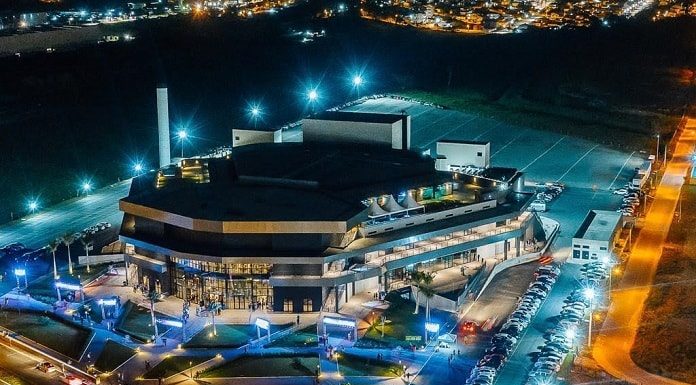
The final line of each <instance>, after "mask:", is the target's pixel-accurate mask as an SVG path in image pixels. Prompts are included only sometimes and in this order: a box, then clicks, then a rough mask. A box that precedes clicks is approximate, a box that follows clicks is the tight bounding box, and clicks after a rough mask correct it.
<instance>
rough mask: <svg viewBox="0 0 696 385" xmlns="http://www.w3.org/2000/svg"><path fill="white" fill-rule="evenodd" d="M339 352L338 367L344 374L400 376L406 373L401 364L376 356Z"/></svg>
mask: <svg viewBox="0 0 696 385" xmlns="http://www.w3.org/2000/svg"><path fill="white" fill-rule="evenodd" d="M337 354H338V368H339V371H340V373H341V375H343V376H349V377H352V376H379V377H399V376H401V375H402V374H403V373H404V368H403V367H401V365H399V364H397V363H394V362H391V361H387V360H378V359H376V358H368V357H362V356H358V355H356V354H350V353H345V352H341V353H337Z"/></svg>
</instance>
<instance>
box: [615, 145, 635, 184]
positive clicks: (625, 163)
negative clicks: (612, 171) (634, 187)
mask: <svg viewBox="0 0 696 385" xmlns="http://www.w3.org/2000/svg"><path fill="white" fill-rule="evenodd" d="M635 153H636V152H635V151H633V152H632V153H631V155H629V156H628V158H626V161H625V162H624V164H623V166H621V169H619V172H617V173H616V176H615V177H614V180H612V181H611V184H610V185H609V190H611V188H612V186H614V183H616V179H618V178H619V175H621V171H623V169H624V167H626V165H627V164H628V161H629V160H631V158H633V154H635Z"/></svg>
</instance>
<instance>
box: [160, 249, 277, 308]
mask: <svg viewBox="0 0 696 385" xmlns="http://www.w3.org/2000/svg"><path fill="white" fill-rule="evenodd" d="M172 261H173V262H175V263H176V268H175V269H174V277H173V278H174V279H173V282H174V293H175V295H176V296H177V297H178V298H181V299H185V300H189V301H191V302H193V303H196V304H202V305H203V306H208V305H209V304H211V303H214V302H217V303H221V304H222V305H223V307H224V308H225V309H252V308H254V309H256V308H259V307H260V308H266V307H268V308H270V307H271V306H272V305H273V288H272V287H271V286H270V285H269V283H268V272H269V271H270V268H271V265H269V264H257V263H244V264H240V263H234V264H225V263H214V262H205V261H193V260H187V259H179V258H172Z"/></svg>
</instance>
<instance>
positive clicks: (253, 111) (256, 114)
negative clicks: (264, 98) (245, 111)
mask: <svg viewBox="0 0 696 385" xmlns="http://www.w3.org/2000/svg"><path fill="white" fill-rule="evenodd" d="M249 115H251V119H253V120H254V129H256V124H257V123H258V120H259V118H260V117H261V108H260V107H259V106H258V105H253V106H252V107H251V108H250V109H249Z"/></svg>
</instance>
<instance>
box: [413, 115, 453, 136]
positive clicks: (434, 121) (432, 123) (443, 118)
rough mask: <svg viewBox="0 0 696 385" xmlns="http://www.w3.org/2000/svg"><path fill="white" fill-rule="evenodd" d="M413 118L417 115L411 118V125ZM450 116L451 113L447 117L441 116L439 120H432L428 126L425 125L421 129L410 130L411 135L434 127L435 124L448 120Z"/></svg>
mask: <svg viewBox="0 0 696 385" xmlns="http://www.w3.org/2000/svg"><path fill="white" fill-rule="evenodd" d="M415 116H417V115H413V116H411V124H413V118H414V117H415ZM450 116H452V112H450V113H448V114H447V115H445V116H443V117H441V118H439V119H435V120H433V121H432V122H431V123H430V124H427V125H425V126H423V127H421V128H420V129H418V130H411V135H414V134H415V133H417V132H421V131H423V130H425V129H426V128H428V127H430V126H434V125H435V124H437V123H439V122H440V121H442V120H445V119H447V118H449V117H450Z"/></svg>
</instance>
